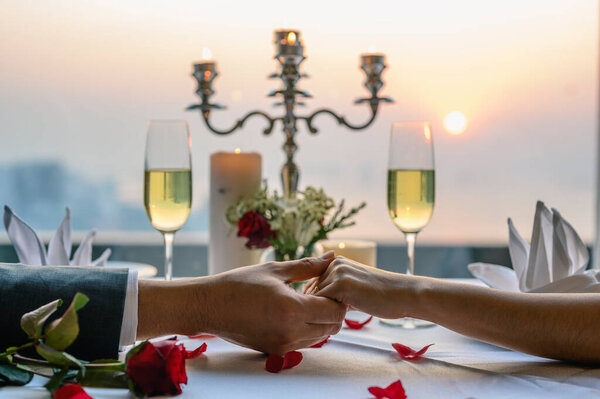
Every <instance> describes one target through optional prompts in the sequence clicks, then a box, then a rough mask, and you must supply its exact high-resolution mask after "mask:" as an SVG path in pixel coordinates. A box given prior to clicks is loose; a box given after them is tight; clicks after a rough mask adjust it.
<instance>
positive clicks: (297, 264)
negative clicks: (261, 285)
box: [275, 251, 334, 283]
mask: <svg viewBox="0 0 600 399" xmlns="http://www.w3.org/2000/svg"><path fill="white" fill-rule="evenodd" d="M333 259H334V253H333V251H329V252H327V253H325V254H323V256H321V257H320V258H304V259H299V260H290V261H287V262H280V263H277V264H276V266H275V267H276V269H275V270H276V273H277V274H279V275H280V276H281V277H282V278H283V280H284V281H285V282H286V283H293V282H295V281H303V280H308V279H309V278H311V277H317V276H320V275H321V273H323V272H324V271H325V270H327V267H328V266H329V264H330V263H331V261H332V260H333Z"/></svg>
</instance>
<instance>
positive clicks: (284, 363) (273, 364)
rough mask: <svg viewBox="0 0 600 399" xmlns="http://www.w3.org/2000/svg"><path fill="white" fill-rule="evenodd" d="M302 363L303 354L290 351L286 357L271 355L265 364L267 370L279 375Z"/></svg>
mask: <svg viewBox="0 0 600 399" xmlns="http://www.w3.org/2000/svg"><path fill="white" fill-rule="evenodd" d="M300 362H302V353H300V352H298V351H290V352H288V353H286V354H285V355H284V356H279V355H269V357H267V361H266V363H265V369H266V370H267V371H268V372H269V373H279V372H280V371H281V370H284V369H291V368H292V367H296V366H297V365H299V364H300Z"/></svg>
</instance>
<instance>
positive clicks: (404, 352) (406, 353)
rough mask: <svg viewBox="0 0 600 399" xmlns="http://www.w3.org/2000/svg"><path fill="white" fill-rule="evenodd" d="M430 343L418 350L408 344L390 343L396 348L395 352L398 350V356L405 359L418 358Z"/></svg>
mask: <svg viewBox="0 0 600 399" xmlns="http://www.w3.org/2000/svg"><path fill="white" fill-rule="evenodd" d="M431 345H433V344H429V345H427V346H424V347H422V348H421V349H419V350H418V351H415V350H414V349H411V348H409V347H408V346H405V345H402V344H397V343H396V344H392V346H393V347H394V349H396V352H398V354H399V355H400V357H401V358H402V359H405V360H416V359H418V358H420V357H421V355H422V354H424V353H425V352H427V349H429V347H430V346H431Z"/></svg>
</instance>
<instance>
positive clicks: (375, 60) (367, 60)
mask: <svg viewBox="0 0 600 399" xmlns="http://www.w3.org/2000/svg"><path fill="white" fill-rule="evenodd" d="M360 60H361V66H369V65H385V54H383V53H367V54H361V55H360Z"/></svg>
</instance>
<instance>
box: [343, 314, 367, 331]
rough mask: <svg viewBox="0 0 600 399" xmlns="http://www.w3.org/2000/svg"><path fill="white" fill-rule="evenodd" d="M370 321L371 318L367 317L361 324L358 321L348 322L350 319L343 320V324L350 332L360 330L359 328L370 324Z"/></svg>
mask: <svg viewBox="0 0 600 399" xmlns="http://www.w3.org/2000/svg"><path fill="white" fill-rule="evenodd" d="M371 320H373V316H371V317H369V318H368V319H367V320H365V321H363V322H362V323H361V322H360V321H356V320H350V319H344V322H345V323H346V325H347V326H348V328H350V329H352V330H360V329H361V328H363V327H364V326H366V325H367V324H369V323H370V322H371Z"/></svg>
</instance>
